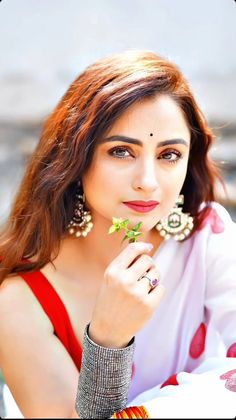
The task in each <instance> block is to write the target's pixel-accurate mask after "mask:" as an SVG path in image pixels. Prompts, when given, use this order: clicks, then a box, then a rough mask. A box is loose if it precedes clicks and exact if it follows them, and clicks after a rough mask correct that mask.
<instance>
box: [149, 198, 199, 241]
mask: <svg viewBox="0 0 236 420" xmlns="http://www.w3.org/2000/svg"><path fill="white" fill-rule="evenodd" d="M183 203H184V196H183V195H180V196H179V197H178V199H177V201H176V203H175V206H174V207H173V209H172V210H171V211H170V212H169V214H168V215H167V216H166V217H164V218H163V219H161V220H159V222H158V223H157V224H156V229H157V230H158V231H159V233H160V235H161V236H163V237H164V238H165V240H167V239H169V238H171V237H174V239H175V240H176V241H183V240H184V239H185V238H187V236H189V234H190V233H191V231H192V229H193V226H194V223H193V217H192V216H190V213H184V212H183V211H182V206H183Z"/></svg>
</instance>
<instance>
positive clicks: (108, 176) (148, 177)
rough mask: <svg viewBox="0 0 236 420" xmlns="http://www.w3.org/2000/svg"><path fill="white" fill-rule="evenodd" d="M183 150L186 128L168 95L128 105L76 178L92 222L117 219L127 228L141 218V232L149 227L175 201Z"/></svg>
mask: <svg viewBox="0 0 236 420" xmlns="http://www.w3.org/2000/svg"><path fill="white" fill-rule="evenodd" d="M189 148H190V130H189V128H188V126H187V124H186V122H185V119H184V116H183V113H182V110H181V108H180V107H179V106H178V105H177V103H176V102H175V101H174V100H173V99H172V98H171V97H170V96H168V95H161V96H156V97H155V98H154V99H145V100H143V101H141V102H139V103H136V104H134V105H133V106H131V107H130V108H129V109H128V110H127V111H125V112H124V113H123V114H122V115H121V117H120V118H118V119H117V121H116V122H115V123H114V125H113V126H112V128H111V129H110V130H109V131H108V132H107V133H106V135H104V137H103V138H102V139H101V142H100V143H99V144H98V145H97V147H96V150H95V153H94V157H93V161H92V164H91V166H90V168H89V169H88V171H87V172H86V174H85V175H84V177H83V179H82V183H83V188H84V193H85V197H86V204H87V206H88V208H89V209H90V210H91V213H92V215H93V220H94V223H97V222H98V221H99V220H100V221H103V222H104V221H107V222H108V224H109V225H110V224H111V221H112V217H119V218H120V217H121V218H124V219H129V220H130V226H132V225H134V224H136V223H138V222H140V221H142V222H143V226H142V229H141V230H142V231H143V232H145V231H148V230H150V229H152V228H153V227H154V226H155V225H156V223H157V222H158V221H159V219H161V218H162V217H164V216H166V215H167V214H168V212H169V210H170V209H171V208H172V207H173V206H174V204H175V202H176V199H177V197H178V195H179V193H180V190H181V188H182V185H183V183H184V179H185V176H186V171H187V164H188V157H189ZM133 201H134V202H137V201H138V202H140V201H141V202H143V203H132V202H133ZM150 201H154V202H157V204H156V205H155V203H153V206H152V205H150V206H149V204H151V203H148V202H150ZM130 202H131V203H130ZM135 204H136V205H135ZM137 204H141V205H137Z"/></svg>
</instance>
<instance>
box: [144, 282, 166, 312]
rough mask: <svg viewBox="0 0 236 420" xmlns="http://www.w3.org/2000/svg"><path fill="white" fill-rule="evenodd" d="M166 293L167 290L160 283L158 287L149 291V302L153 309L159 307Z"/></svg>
mask: <svg viewBox="0 0 236 420" xmlns="http://www.w3.org/2000/svg"><path fill="white" fill-rule="evenodd" d="M165 291H166V289H165V287H164V286H163V284H162V283H161V282H159V284H158V286H156V287H154V288H153V289H151V290H150V291H149V293H148V300H149V303H150V304H151V306H152V307H153V308H158V307H159V305H160V303H161V301H162V298H163V296H164V294H165Z"/></svg>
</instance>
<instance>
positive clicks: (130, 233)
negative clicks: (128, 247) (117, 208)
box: [108, 217, 143, 243]
mask: <svg viewBox="0 0 236 420" xmlns="http://www.w3.org/2000/svg"><path fill="white" fill-rule="evenodd" d="M129 223H130V222H129V219H125V220H123V219H121V218H119V219H118V218H117V217H112V225H111V227H110V228H109V231H108V233H109V234H111V233H114V232H119V231H120V230H122V229H124V230H125V236H124V238H123V239H122V242H123V241H125V240H126V239H128V241H129V243H131V242H137V239H138V238H139V237H140V236H141V235H142V232H140V228H141V226H142V224H143V222H139V223H137V224H136V225H135V226H134V227H133V229H129V228H128V224H129Z"/></svg>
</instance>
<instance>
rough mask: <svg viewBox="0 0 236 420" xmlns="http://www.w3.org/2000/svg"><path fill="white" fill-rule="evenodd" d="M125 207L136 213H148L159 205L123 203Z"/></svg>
mask: <svg viewBox="0 0 236 420" xmlns="http://www.w3.org/2000/svg"><path fill="white" fill-rule="evenodd" d="M123 203H124V204H125V205H126V206H127V207H129V208H131V209H132V210H135V211H136V212H138V213H148V212H149V211H152V210H154V209H155V207H156V206H157V205H158V204H159V202H158V201H153V200H150V201H124V202H123Z"/></svg>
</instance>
